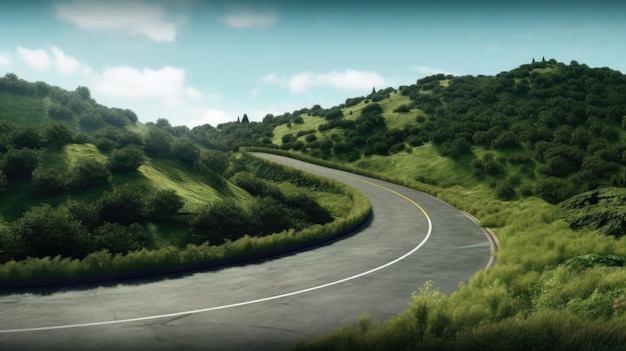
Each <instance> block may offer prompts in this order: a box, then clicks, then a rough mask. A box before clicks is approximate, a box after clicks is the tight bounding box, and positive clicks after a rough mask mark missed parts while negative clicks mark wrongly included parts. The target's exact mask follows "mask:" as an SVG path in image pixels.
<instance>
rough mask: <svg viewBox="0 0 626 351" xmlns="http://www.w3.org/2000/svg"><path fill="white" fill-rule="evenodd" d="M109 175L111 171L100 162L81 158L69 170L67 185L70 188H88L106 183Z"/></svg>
mask: <svg viewBox="0 0 626 351" xmlns="http://www.w3.org/2000/svg"><path fill="white" fill-rule="evenodd" d="M110 176H111V172H109V169H108V168H107V167H106V166H105V165H104V164H103V163H102V162H99V161H97V160H94V159H91V158H88V159H81V160H79V161H78V162H77V163H76V165H75V166H74V167H72V169H71V170H70V175H69V178H70V179H69V183H68V186H69V188H72V189H85V188H90V187H94V186H98V185H102V184H105V183H107V182H108V181H109V177H110Z"/></svg>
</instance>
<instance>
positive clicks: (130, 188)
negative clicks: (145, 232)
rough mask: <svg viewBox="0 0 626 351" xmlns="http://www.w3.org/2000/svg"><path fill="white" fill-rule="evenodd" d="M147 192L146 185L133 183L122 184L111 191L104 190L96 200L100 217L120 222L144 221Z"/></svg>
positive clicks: (108, 220) (106, 220)
mask: <svg viewBox="0 0 626 351" xmlns="http://www.w3.org/2000/svg"><path fill="white" fill-rule="evenodd" d="M148 192H149V190H148V189H147V188H146V187H142V186H134V185H124V186H121V187H119V188H116V189H113V191H112V192H105V193H104V194H102V196H101V197H100V199H99V200H98V204H99V207H100V213H99V215H100V219H101V220H102V221H104V222H114V223H121V224H131V223H141V222H143V221H145V219H146V211H147V207H148V204H147V198H146V197H147V196H148Z"/></svg>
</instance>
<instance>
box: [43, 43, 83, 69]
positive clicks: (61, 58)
mask: <svg viewBox="0 0 626 351" xmlns="http://www.w3.org/2000/svg"><path fill="white" fill-rule="evenodd" d="M50 50H51V51H52V56H53V57H54V61H55V64H56V67H57V69H58V70H59V72H61V74H64V75H70V74H73V73H74V72H76V71H77V70H78V69H79V68H80V67H81V63H80V61H78V60H77V59H76V58H74V57H72V56H68V55H66V54H65V53H64V52H63V51H62V50H61V49H59V48H57V47H56V46H53V47H51V48H50Z"/></svg>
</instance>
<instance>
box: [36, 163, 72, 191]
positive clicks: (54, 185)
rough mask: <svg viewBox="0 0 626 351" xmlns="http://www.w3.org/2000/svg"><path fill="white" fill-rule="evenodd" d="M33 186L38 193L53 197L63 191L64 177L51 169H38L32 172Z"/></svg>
mask: <svg viewBox="0 0 626 351" xmlns="http://www.w3.org/2000/svg"><path fill="white" fill-rule="evenodd" d="M32 182H33V185H34V186H35V188H36V189H37V191H38V192H40V193H42V194H45V195H54V194H58V193H60V192H62V191H63V190H65V187H66V181H65V177H64V176H63V175H62V174H60V173H59V172H57V171H55V170H54V169H51V168H43V167H38V168H37V169H35V170H34V171H33V178H32Z"/></svg>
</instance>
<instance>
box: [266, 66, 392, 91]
mask: <svg viewBox="0 0 626 351" xmlns="http://www.w3.org/2000/svg"><path fill="white" fill-rule="evenodd" d="M261 80H262V81H264V82H266V83H270V84H278V85H283V86H286V87H287V88H288V89H289V90H290V91H291V92H294V93H303V92H306V91H308V90H309V88H311V87H331V88H336V89H341V90H367V89H371V88H372V87H375V86H379V87H380V86H385V85H386V84H388V81H387V80H386V79H385V78H383V77H382V76H380V75H379V74H377V73H375V72H371V71H358V70H352V69H347V70H345V71H343V72H338V71H331V72H329V73H321V74H314V73H310V72H302V73H298V74H295V75H293V76H291V77H288V78H284V77H279V76H278V75H276V74H275V73H271V74H268V75H266V76H264V77H262V78H261Z"/></svg>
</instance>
